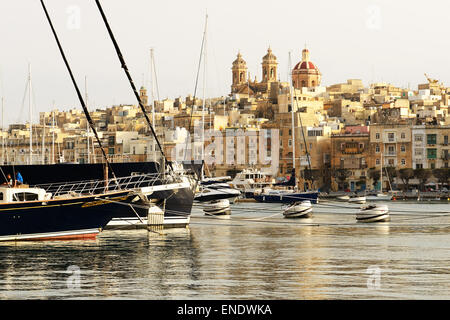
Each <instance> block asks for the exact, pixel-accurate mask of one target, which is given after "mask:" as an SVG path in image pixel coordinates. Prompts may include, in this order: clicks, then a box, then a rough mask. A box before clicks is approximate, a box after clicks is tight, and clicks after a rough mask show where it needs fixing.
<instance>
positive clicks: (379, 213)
mask: <svg viewBox="0 0 450 320" xmlns="http://www.w3.org/2000/svg"><path fill="white" fill-rule="evenodd" d="M356 220H357V221H358V222H386V221H389V220H390V216H389V209H388V207H387V206H384V205H383V206H378V205H377V206H373V207H369V208H368V209H365V208H361V210H360V211H359V212H358V213H357V214H356Z"/></svg>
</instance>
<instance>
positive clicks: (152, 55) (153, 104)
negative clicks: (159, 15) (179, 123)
mask: <svg viewBox="0 0 450 320" xmlns="http://www.w3.org/2000/svg"><path fill="white" fill-rule="evenodd" d="M153 74H155V82H156V90H157V94H158V101H159V89H158V85H157V80H156V68H155V57H154V53H153V48H151V49H150V81H151V95H152V123H153V125H155V126H156V123H155V93H154V91H153V89H154V81H153ZM152 142H153V144H152V153H153V161H154V162H156V152H155V151H156V141H155V139H153V140H152Z"/></svg>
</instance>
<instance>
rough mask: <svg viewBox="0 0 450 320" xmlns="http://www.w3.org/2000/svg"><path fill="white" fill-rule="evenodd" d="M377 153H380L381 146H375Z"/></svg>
mask: <svg viewBox="0 0 450 320" xmlns="http://www.w3.org/2000/svg"><path fill="white" fill-rule="evenodd" d="M375 152H376V153H378V152H380V146H379V145H376V146H375Z"/></svg>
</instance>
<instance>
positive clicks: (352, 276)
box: [0, 201, 450, 300]
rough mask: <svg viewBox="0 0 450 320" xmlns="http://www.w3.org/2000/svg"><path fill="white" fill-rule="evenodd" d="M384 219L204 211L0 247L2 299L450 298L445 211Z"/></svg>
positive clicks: (254, 208) (414, 209)
mask: <svg viewBox="0 0 450 320" xmlns="http://www.w3.org/2000/svg"><path fill="white" fill-rule="evenodd" d="M387 204H388V205H389V208H390V210H391V213H390V216H391V220H390V221H389V222H381V223H358V222H356V219H355V213H356V211H357V209H355V208H357V206H353V207H352V208H349V207H351V205H349V204H347V203H341V204H337V203H331V202H325V201H323V202H321V203H319V205H314V209H313V216H312V218H308V219H285V218H283V215H282V209H281V206H280V205H279V204H261V203H237V204H234V205H232V213H231V216H230V217H229V219H220V218H217V217H207V216H205V215H204V214H203V212H202V211H201V209H200V208H195V209H194V210H193V213H192V217H191V223H190V225H189V227H188V228H178V229H166V230H164V231H161V232H148V231H147V230H145V229H144V230H111V231H110V230H106V231H103V232H102V233H101V234H100V235H99V236H98V237H97V239H96V240H85V241H47V242H17V243H14V242H4V243H0V299H167V300H172V299H183V300H189V299H198V300H202V299H263V300H264V299H267V300H269V299H270V300H277V299H296V300H297V299H298V300H300V299H449V298H450V204H449V203H448V202H438V201H435V202H434V201H431V202H405V201H395V202H389V203H387Z"/></svg>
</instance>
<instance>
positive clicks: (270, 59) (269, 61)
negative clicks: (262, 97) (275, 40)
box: [262, 47, 278, 82]
mask: <svg viewBox="0 0 450 320" xmlns="http://www.w3.org/2000/svg"><path fill="white" fill-rule="evenodd" d="M277 66H278V62H277V57H276V56H275V55H274V54H273V53H272V49H271V48H270V47H269V49H267V54H266V55H265V56H264V57H263V61H262V82H274V81H277Z"/></svg>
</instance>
